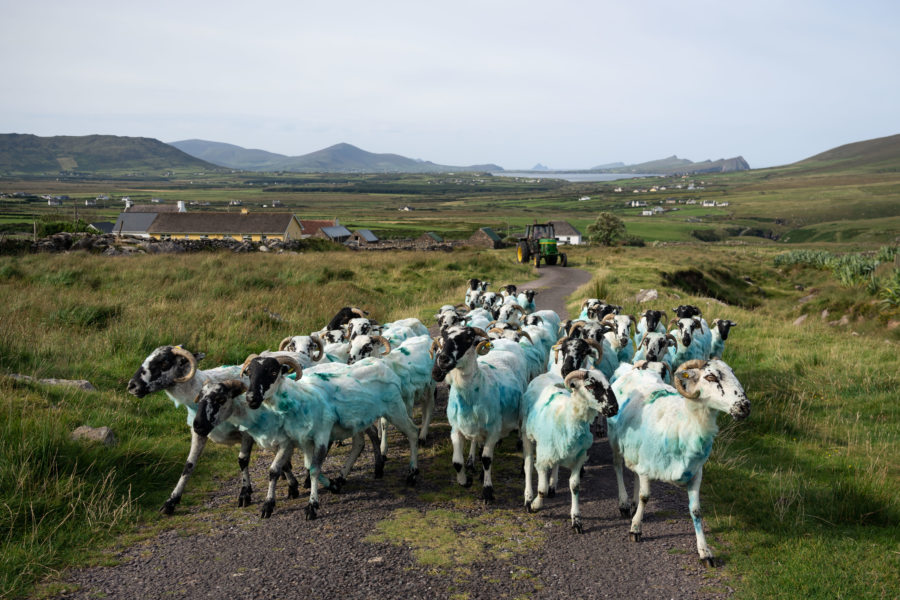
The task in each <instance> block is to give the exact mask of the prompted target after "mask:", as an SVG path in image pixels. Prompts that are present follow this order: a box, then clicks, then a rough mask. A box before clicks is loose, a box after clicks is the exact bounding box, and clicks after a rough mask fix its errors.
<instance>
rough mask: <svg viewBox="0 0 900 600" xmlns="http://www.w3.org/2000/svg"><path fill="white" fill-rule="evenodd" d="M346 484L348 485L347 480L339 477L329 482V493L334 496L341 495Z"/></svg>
mask: <svg viewBox="0 0 900 600" xmlns="http://www.w3.org/2000/svg"><path fill="white" fill-rule="evenodd" d="M345 483H347V480H346V479H344V476H343V475H338V477H337V479H332V480H331V481H329V482H328V491H330V492H331V493H332V494H340V493H341V488H342V487H344V484H345Z"/></svg>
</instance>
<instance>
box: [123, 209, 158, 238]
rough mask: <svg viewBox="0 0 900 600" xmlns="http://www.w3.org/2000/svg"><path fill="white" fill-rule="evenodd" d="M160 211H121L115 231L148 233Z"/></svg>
mask: <svg viewBox="0 0 900 600" xmlns="http://www.w3.org/2000/svg"><path fill="white" fill-rule="evenodd" d="M159 215H160V213H132V212H129V213H120V214H119V218H118V219H116V224H115V225H113V233H123V234H128V233H142V234H146V233H147V230H149V229H150V226H151V225H153V221H155V220H156V217H158V216H159Z"/></svg>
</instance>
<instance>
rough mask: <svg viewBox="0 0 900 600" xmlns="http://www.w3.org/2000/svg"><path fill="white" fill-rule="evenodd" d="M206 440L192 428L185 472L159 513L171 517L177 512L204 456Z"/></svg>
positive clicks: (182, 472)
mask: <svg viewBox="0 0 900 600" xmlns="http://www.w3.org/2000/svg"><path fill="white" fill-rule="evenodd" d="M206 440H207V437H206V436H205V435H200V434H199V433H197V432H196V431H194V429H193V428H191V450H190V452H188V457H187V461H185V463H184V470H183V471H181V477H179V478H178V483H177V484H175V489H174V490H172V493H171V494H170V495H169V499H168V500H166V501H165V503H164V504H163V505H162V508H160V509H159V512H161V513H163V514H165V515H171V514H172V513H174V512H175V507H176V506H178V503H179V502H181V494H183V493H184V486H185V485H187V481H188V479H190V478H191V473H193V472H194V467H195V466H196V465H197V461H198V460H199V459H200V455H201V454H203V448H204V446H206Z"/></svg>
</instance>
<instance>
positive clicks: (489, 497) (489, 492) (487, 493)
mask: <svg viewBox="0 0 900 600" xmlns="http://www.w3.org/2000/svg"><path fill="white" fill-rule="evenodd" d="M481 498H482V500H484V503H485V504H493V503H494V486H492V485H486V486H484V487H483V488H481Z"/></svg>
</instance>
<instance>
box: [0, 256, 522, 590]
mask: <svg viewBox="0 0 900 600" xmlns="http://www.w3.org/2000/svg"><path fill="white" fill-rule="evenodd" d="M471 276H479V277H483V278H486V279H490V280H492V281H497V282H501V281H502V282H517V281H527V280H528V279H530V269H529V268H528V267H519V266H517V265H515V264H514V263H513V262H512V260H511V259H510V257H509V256H506V255H505V254H501V253H495V252H483V253H473V252H454V253H439V254H438V253H390V254H388V253H377V254H376V253H372V254H355V253H348V252H339V253H314V254H305V255H255V256H250V255H233V254H230V253H225V254H212V255H208V254H198V255H191V256H184V255H182V256H142V257H133V258H121V257H119V258H109V257H101V256H90V255H86V254H82V253H77V254H69V255H31V256H23V257H0V297H2V298H4V299H5V302H3V304H2V306H0V324H2V326H0V373H3V374H11V373H20V374H26V375H31V376H34V377H38V378H44V377H54V378H62V379H87V380H89V381H90V382H91V383H92V384H93V385H94V386H96V387H97V388H98V391H93V392H86V391H81V390H75V389H72V388H66V387H52V386H44V385H41V384H37V383H23V382H18V381H16V380H13V379H11V378H8V377H3V376H0V414H2V417H0V436H2V437H0V502H2V504H3V507H4V509H5V510H3V511H0V527H2V530H3V532H4V534H5V535H4V537H3V541H2V545H0V597H16V596H18V595H21V594H24V593H27V592H28V591H29V590H30V589H31V588H32V586H33V584H34V582H35V581H37V580H40V579H41V578H43V577H44V576H46V575H50V574H53V573H55V572H56V571H57V570H58V569H60V568H63V567H65V566H67V565H69V564H73V563H82V562H83V561H84V558H83V557H84V556H85V555H90V556H91V557H92V558H91V559H90V560H101V558H98V557H99V556H101V555H100V554H98V553H96V552H86V551H85V550H86V549H88V548H93V549H95V548H97V547H102V546H103V545H106V544H108V543H110V542H111V540H113V539H114V536H115V535H117V534H119V533H122V532H126V531H132V530H133V529H134V527H135V525H136V524H137V523H140V522H142V521H144V520H147V521H148V522H149V523H151V524H153V525H154V526H160V525H162V526H176V527H184V525H185V524H184V522H183V519H185V518H186V517H184V516H183V515H182V516H176V517H175V519H174V520H172V521H167V522H165V523H164V524H163V522H161V521H160V520H159V518H158V516H157V514H156V509H157V508H158V507H159V506H160V505H161V504H162V502H163V501H164V500H165V498H166V497H167V496H168V493H169V492H170V491H171V488H172V486H173V485H174V484H175V482H176V481H177V479H178V476H179V474H180V473H181V469H182V467H183V461H184V458H185V456H186V453H187V449H188V437H189V434H188V431H187V429H186V427H185V412H184V411H176V410H173V408H172V404H171V402H169V401H168V400H167V399H166V398H165V396H164V395H163V394H154V395H152V396H150V397H147V398H145V399H142V400H138V399H136V398H134V397H132V396H130V395H128V394H127V393H126V392H125V384H126V382H127V381H128V378H129V377H130V376H131V375H132V374H133V373H134V371H135V370H136V369H137V367H138V365H139V364H140V362H141V361H142V360H143V359H144V357H145V356H146V355H147V354H149V353H150V351H151V350H152V349H153V348H155V347H156V346H159V345H164V344H173V343H181V344H184V345H185V347H187V348H189V349H191V350H194V351H202V352H205V353H206V354H207V358H206V359H204V361H203V362H202V363H201V366H206V367H211V366H216V365H219V364H225V363H235V362H240V361H242V360H243V359H244V358H245V357H246V356H247V355H248V354H249V353H251V352H259V351H261V350H265V349H267V348H268V349H271V348H274V347H277V345H278V343H279V341H280V340H281V339H282V338H283V337H285V336H287V335H291V334H300V333H307V332H309V331H312V330H315V329H319V328H320V327H321V326H322V325H324V323H326V322H327V321H328V319H330V318H331V316H333V314H334V313H335V312H336V311H337V309H339V308H340V307H341V306H345V305H348V304H352V305H357V306H361V307H365V308H367V309H368V310H370V311H371V312H372V316H373V317H375V318H377V319H379V320H383V321H388V320H392V319H396V318H401V317H407V316H416V317H419V318H421V319H422V320H423V321H426V322H428V323H430V322H431V320H432V318H431V317H432V315H433V314H434V312H435V308H436V307H437V306H439V305H440V304H442V303H444V302H446V301H461V300H462V298H463V296H464V288H465V280H466V279H467V278H468V277H471ZM80 425H89V426H93V427H100V426H108V427H111V428H112V429H113V431H114V432H115V435H116V437H117V439H118V441H119V443H118V444H117V445H116V446H113V447H110V448H106V447H102V446H99V445H93V444H88V443H84V442H76V441H73V440H71V439H70V434H71V432H72V431H73V430H74V429H75V428H76V427H78V426H80ZM208 450H209V451H208V452H207V453H206V454H205V455H204V459H203V460H202V461H201V462H200V465H199V467H198V469H199V472H198V473H197V475H196V476H195V477H194V478H193V479H192V480H191V483H190V486H189V489H188V493H187V494H186V496H185V503H186V504H187V505H189V504H191V503H193V502H196V501H199V499H201V498H202V490H203V488H204V487H207V488H208V487H209V486H211V485H215V483H214V481H213V479H212V477H213V475H214V474H219V475H222V474H228V475H232V474H233V472H234V469H235V466H234V456H235V453H234V450H233V449H228V448H224V447H221V446H215V445H213V446H212V447H210V448H209V449H208ZM179 519H182V521H180V520H179ZM104 560H105V559H104Z"/></svg>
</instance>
